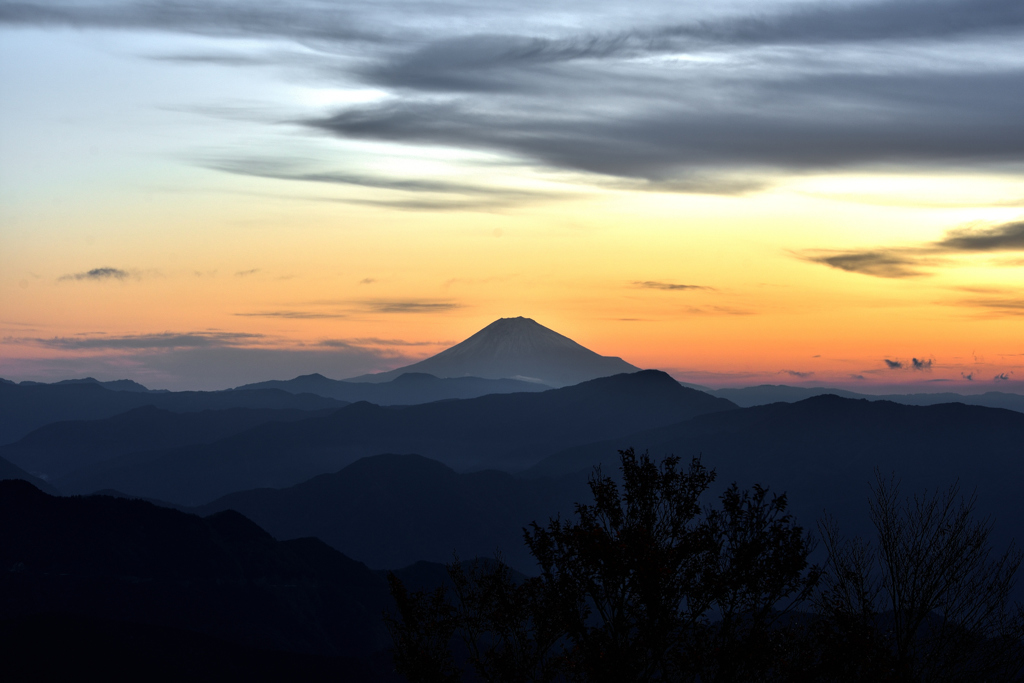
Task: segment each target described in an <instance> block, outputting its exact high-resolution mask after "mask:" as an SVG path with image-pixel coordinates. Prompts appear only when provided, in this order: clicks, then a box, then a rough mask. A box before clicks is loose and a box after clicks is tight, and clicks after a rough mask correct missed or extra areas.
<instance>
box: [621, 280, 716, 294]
mask: <svg viewBox="0 0 1024 683" xmlns="http://www.w3.org/2000/svg"><path fill="white" fill-rule="evenodd" d="M632 284H633V286H634V287H640V288H641V289H660V290H663V291H666V292H684V291H689V290H701V289H703V290H712V291H713V290H714V287H707V286H705V285H682V284H676V283H672V282H657V281H654V280H644V281H642V282H641V281H635V282H633V283H632Z"/></svg>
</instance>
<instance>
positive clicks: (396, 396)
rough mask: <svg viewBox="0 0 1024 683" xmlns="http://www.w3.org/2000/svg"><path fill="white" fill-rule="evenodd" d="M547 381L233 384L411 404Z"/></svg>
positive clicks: (411, 375)
mask: <svg viewBox="0 0 1024 683" xmlns="http://www.w3.org/2000/svg"><path fill="white" fill-rule="evenodd" d="M550 388H551V387H549V386H548V385H546V384H540V383H538V382H525V381H523V380H517V379H483V378H481V377H445V378H441V377H435V376H434V375H429V374H427V373H425V372H406V373H403V374H401V375H399V376H398V377H396V378H394V379H392V380H389V381H386V382H351V381H344V380H337V379H328V378H327V377H324V376H323V375H321V374H318V373H314V374H312V375H301V376H299V377H296V378H295V379H290V380H286V381H283V380H271V381H268V382H256V383H255V384H245V385H243V386H240V387H236V388H235V389H234V390H235V391H251V390H253V389H281V390H284V391H287V392H290V393H292V394H316V395H317V396H326V397H327V398H334V399H338V400H341V401H348V402H350V403H356V402H358V401H369V402H370V403H376V404H377V405H379V406H391V405H413V404H416V403H430V402H431V401H443V400H447V399H451V398H476V397H478V396H486V395H487V394H512V393H517V392H522V391H546V390H547V389H550Z"/></svg>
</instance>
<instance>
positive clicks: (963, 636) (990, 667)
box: [818, 473, 1024, 681]
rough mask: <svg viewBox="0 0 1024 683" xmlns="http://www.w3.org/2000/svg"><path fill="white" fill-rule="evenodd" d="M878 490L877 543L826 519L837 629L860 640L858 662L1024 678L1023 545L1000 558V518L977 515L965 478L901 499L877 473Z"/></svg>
mask: <svg viewBox="0 0 1024 683" xmlns="http://www.w3.org/2000/svg"><path fill="white" fill-rule="evenodd" d="M872 493H873V500H872V502H871V504H870V513H871V521H872V523H873V525H874V527H875V530H876V532H877V544H876V545H872V544H869V543H866V542H864V541H862V540H860V539H854V540H852V541H845V540H843V539H842V537H841V536H840V534H839V532H838V530H837V528H836V527H835V524H834V523H826V524H824V525H823V526H822V532H823V536H824V539H825V546H826V549H827V551H828V555H829V562H828V569H829V571H828V573H827V575H826V579H825V580H824V582H823V591H822V593H821V596H820V597H819V600H818V608H819V611H820V612H821V613H822V614H823V616H824V617H825V618H826V621H825V623H826V624H827V629H828V631H829V636H830V637H832V638H834V639H836V640H837V641H840V642H842V641H847V642H849V641H855V642H857V643H858V645H859V646H858V647H857V648H855V649H854V650H853V652H854V654H856V655H858V657H854V658H853V659H857V660H858V661H857V666H859V667H861V670H862V671H863V672H867V673H870V675H872V676H873V677H875V678H879V679H880V678H881V677H882V676H888V677H889V678H890V680H899V681H997V680H1018V676H1019V674H1020V672H1021V670H1022V664H1024V648H1022V644H1021V638H1022V636H1024V629H1022V626H1024V610H1022V609H1021V607H1020V606H1017V607H1016V608H1014V607H1012V606H1011V605H1010V593H1011V590H1012V588H1013V585H1014V576H1015V574H1016V572H1017V569H1018V568H1019V566H1020V563H1021V553H1020V552H1019V551H1017V550H1015V549H1014V548H1013V547H1011V548H1010V549H1008V550H1007V551H1006V552H1005V553H1003V554H1002V555H999V556H997V557H993V553H992V550H991V546H990V544H989V535H990V533H991V531H992V520H991V519H976V518H975V515H974V508H975V504H976V498H975V496H971V497H970V498H966V499H965V498H963V497H961V496H960V491H959V487H958V486H957V485H953V486H952V487H950V488H949V489H947V490H946V491H938V492H935V493H933V494H930V495H928V494H924V495H916V496H913V497H911V498H907V499H905V500H902V499H901V498H900V495H899V483H898V482H897V481H895V480H894V479H889V480H885V479H884V478H883V477H882V476H881V475H879V474H877V473H876V483H875V485H874V486H873V489H872ZM845 660H846V661H845V664H844V666H845V667H846V669H847V670H849V668H850V666H851V658H850V657H849V654H847V656H846V658H845Z"/></svg>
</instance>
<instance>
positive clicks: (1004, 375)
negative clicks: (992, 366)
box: [992, 372, 1013, 382]
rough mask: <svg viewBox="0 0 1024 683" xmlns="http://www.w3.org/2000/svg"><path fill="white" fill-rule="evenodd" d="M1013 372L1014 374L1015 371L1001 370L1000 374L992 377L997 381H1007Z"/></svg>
mask: <svg viewBox="0 0 1024 683" xmlns="http://www.w3.org/2000/svg"><path fill="white" fill-rule="evenodd" d="M1011 374H1013V373H1007V372H1001V373H999V374H998V375H996V376H995V377H993V378H992V379H993V381H996V382H1006V381H1008V380H1009V379H1010V375H1011Z"/></svg>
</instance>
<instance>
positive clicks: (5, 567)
mask: <svg viewBox="0 0 1024 683" xmlns="http://www.w3.org/2000/svg"><path fill="white" fill-rule="evenodd" d="M0 577H2V578H0V614H2V615H3V617H2V620H0V633H2V634H3V635H5V636H6V637H4V638H3V641H2V642H3V643H4V647H5V650H6V651H7V654H6V655H5V659H4V669H5V672H6V673H10V672H11V671H17V670H18V669H19V666H20V667H29V668H32V669H33V670H35V671H39V670H40V667H41V668H42V669H45V668H46V667H47V666H57V665H59V662H60V661H61V660H60V659H59V658H60V657H61V656H72V655H73V654H74V653H75V652H80V651H81V650H82V649H83V648H82V643H89V644H90V645H91V646H94V647H95V648H96V650H95V651H93V652H91V653H90V652H86V653H85V661H89V659H90V658H91V659H96V658H97V657H99V656H100V653H104V652H105V653H108V654H111V655H117V656H121V655H124V656H126V657H127V660H126V662H136V663H139V664H140V665H141V666H143V667H148V668H143V669H142V670H141V671H140V673H139V675H138V680H143V679H149V678H150V676H151V675H157V676H163V677H164V678H165V679H166V678H167V675H166V673H165V672H163V671H161V670H160V669H159V668H158V667H160V666H162V665H164V664H168V665H170V666H171V667H172V669H171V670H172V671H181V672H188V671H189V669H190V667H198V669H199V670H201V671H203V672H204V677H205V678H206V679H210V678H211V677H213V676H214V673H215V672H216V671H217V670H225V671H232V672H237V673H239V674H241V673H247V672H250V671H251V670H252V669H253V668H254V665H261V666H262V665H266V666H267V667H269V668H268V670H267V675H266V676H262V678H264V679H272V678H273V676H270V675H269V674H270V673H271V672H273V671H275V670H276V671H281V670H282V669H284V670H287V669H288V668H289V667H295V670H296V672H307V673H317V675H318V676H319V677H320V678H326V677H327V675H328V674H331V675H334V676H336V677H341V679H342V680H354V681H376V680H388V676H389V672H390V666H389V665H388V663H387V661H386V658H384V659H382V658H381V657H380V653H381V652H382V651H383V650H384V649H385V647H386V645H387V644H388V642H389V639H388V636H387V633H386V631H385V630H384V628H383V624H382V622H381V615H382V613H383V611H384V610H385V609H386V608H388V607H389V605H390V597H389V595H388V591H387V585H386V582H385V581H384V577H383V576H382V575H380V574H378V573H375V572H372V571H370V570H369V569H367V568H366V566H365V565H363V564H362V563H360V562H356V561H354V560H351V559H349V558H347V557H345V556H344V555H342V554H341V553H338V552H337V551H335V550H333V549H331V548H329V547H328V546H326V545H324V544H323V543H322V542H321V541H318V540H316V539H310V538H307V539H299V540H295V541H287V542H278V541H275V540H274V539H273V538H272V537H271V536H270V535H269V534H267V533H266V532H265V531H263V530H262V529H260V528H259V527H258V526H256V525H255V524H253V523H252V522H250V521H249V520H248V519H246V518H245V517H243V516H242V515H240V514H238V513H237V512H222V513H220V514H217V515H212V516H210V517H207V518H201V517H197V516H195V515H189V514H185V513H183V512H179V511H177V510H171V509H166V508H160V507H156V506H154V505H151V504H149V503H145V502H142V501H138V500H125V499H117V498H111V497H108V496H90V497H85V498H82V497H73V498H58V497H53V496H49V495H47V494H45V493H42V492H41V491H39V490H37V489H36V488H34V487H33V486H31V485H30V484H28V483H27V482H23V481H2V482H0ZM33 634H34V635H33ZM83 636H84V640H79V639H80V638H83ZM62 638H66V639H67V640H62ZM19 642H20V643H22V644H23V646H24V647H23V648H14V647H13V644H14V643H19ZM76 643H77V644H76ZM25 648H27V651H26V649H25ZM133 652H134V654H132V653H133ZM33 654H34V655H35V656H36V657H40V659H39V660H35V659H34V658H33ZM54 657H57V659H56V660H54ZM175 658H177V660H178V661H176V662H175V661H172V660H173V659H175ZM65 661H66V660H65ZM69 664H70V662H69ZM126 665H127V664H126ZM79 671H81V669H79ZM320 674H323V675H322V676H320ZM170 678H174V677H173V676H170ZM179 680H180V679H179Z"/></svg>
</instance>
